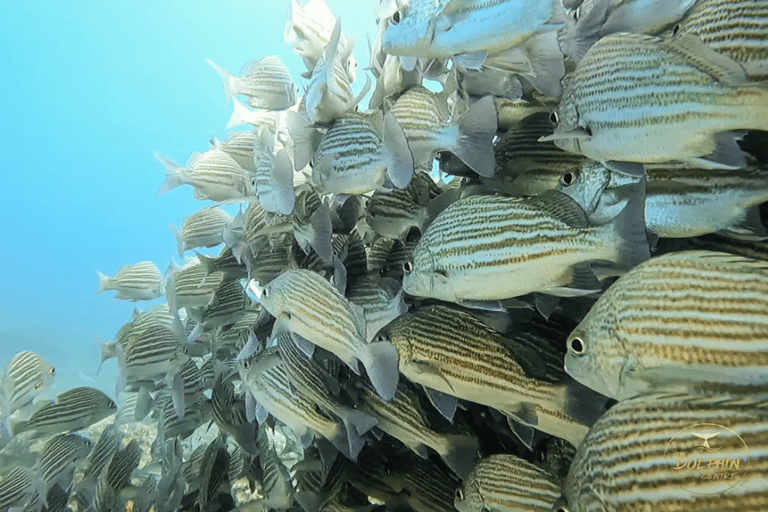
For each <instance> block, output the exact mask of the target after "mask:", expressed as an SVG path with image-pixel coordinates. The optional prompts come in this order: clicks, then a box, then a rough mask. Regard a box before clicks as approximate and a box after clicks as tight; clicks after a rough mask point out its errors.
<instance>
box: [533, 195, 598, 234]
mask: <svg viewBox="0 0 768 512" xmlns="http://www.w3.org/2000/svg"><path fill="white" fill-rule="evenodd" d="M531 202H532V203H534V204H535V205H536V206H538V208H539V209H540V210H541V211H543V212H545V213H547V214H549V215H551V216H552V217H554V218H556V219H558V220H560V221H561V222H564V223H566V224H568V226H570V227H572V228H577V229H578V228H587V227H589V218H588V217H587V213H586V212H585V211H584V209H583V208H582V207H581V206H580V205H579V203H577V202H576V200H575V199H573V198H572V197H570V196H569V195H567V194H565V193H563V192H560V191H559V190H547V191H545V192H542V193H541V194H539V195H538V196H536V197H533V198H531Z"/></svg>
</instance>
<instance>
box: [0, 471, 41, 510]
mask: <svg viewBox="0 0 768 512" xmlns="http://www.w3.org/2000/svg"><path fill="white" fill-rule="evenodd" d="M34 478H35V475H34V474H33V473H32V471H31V470H30V469H29V468H25V467H22V466H18V467H15V468H13V470H11V471H10V472H9V473H8V474H7V475H5V478H3V479H2V480H1V481H0V509H2V510H9V509H11V508H13V507H19V508H22V507H26V506H27V505H28V504H29V503H31V502H32V500H33V498H34V497H35V496H36V495H37V498H38V499H39V495H38V494H37V493H38V490H37V488H36V486H35V481H34Z"/></svg>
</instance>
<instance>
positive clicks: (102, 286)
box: [96, 270, 112, 294]
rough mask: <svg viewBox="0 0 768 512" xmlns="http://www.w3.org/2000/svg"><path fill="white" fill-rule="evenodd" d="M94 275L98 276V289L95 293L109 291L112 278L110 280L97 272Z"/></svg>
mask: <svg viewBox="0 0 768 512" xmlns="http://www.w3.org/2000/svg"><path fill="white" fill-rule="evenodd" d="M96 275H98V276H99V289H98V290H96V293H97V294H99V293H102V292H105V291H107V290H109V289H110V286H111V284H112V278H110V277H109V276H105V275H104V274H102V273H101V272H99V271H98V270H97V271H96Z"/></svg>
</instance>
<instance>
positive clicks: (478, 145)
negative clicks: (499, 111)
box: [451, 95, 497, 178]
mask: <svg viewBox="0 0 768 512" xmlns="http://www.w3.org/2000/svg"><path fill="white" fill-rule="evenodd" d="M457 122H458V127H459V130H458V136H457V137H456V143H455V144H454V147H452V148H451V152H452V153H453V154H454V155H456V156H457V157H458V158H459V159H460V160H461V161H462V162H464V163H465V164H467V165H468V166H469V167H470V168H472V170H473V171H475V172H476V173H477V174H479V175H480V176H485V177H486V178H490V177H492V176H493V174H494V173H495V172H496V159H495V157H494V153H493V137H494V136H495V135H496V124H497V121H496V102H495V101H494V99H493V96H490V95H489V96H485V97H483V98H481V99H479V100H477V101H476V102H475V103H473V104H472V106H471V107H469V109H468V110H467V111H466V112H464V113H463V114H461V116H459V119H458V121H457Z"/></svg>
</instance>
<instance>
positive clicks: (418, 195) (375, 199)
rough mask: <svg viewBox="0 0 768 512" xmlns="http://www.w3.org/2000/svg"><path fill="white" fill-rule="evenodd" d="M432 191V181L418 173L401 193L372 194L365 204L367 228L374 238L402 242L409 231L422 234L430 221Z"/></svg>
mask: <svg viewBox="0 0 768 512" xmlns="http://www.w3.org/2000/svg"><path fill="white" fill-rule="evenodd" d="M434 187H435V183H434V181H433V180H432V178H430V177H429V175H428V174H427V173H425V172H423V171H420V172H417V173H415V174H414V175H413V179H412V180H411V183H410V184H409V185H408V186H407V187H406V188H404V189H394V190H390V191H388V192H374V193H373V195H372V196H371V198H370V199H368V202H367V203H366V221H367V223H368V225H369V226H370V227H371V228H373V230H374V231H375V232H376V234H378V235H381V236H385V237H387V238H391V239H403V238H405V237H406V235H407V234H408V231H410V229H411V228H412V227H415V228H418V229H419V231H421V232H423V231H424V230H425V229H426V227H427V225H428V224H429V221H430V220H431V218H430V212H429V210H428V208H427V205H428V204H429V201H430V199H433V197H432V190H431V189H433V188H434ZM440 192H442V190H440Z"/></svg>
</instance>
